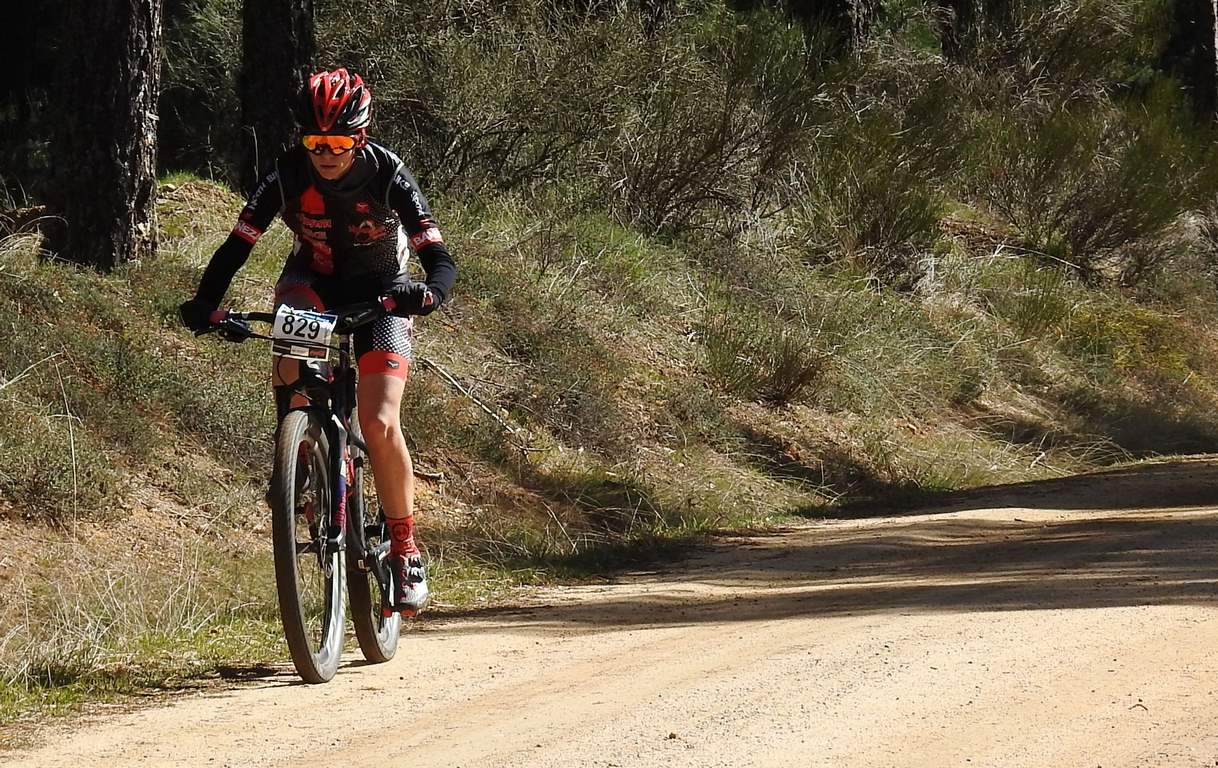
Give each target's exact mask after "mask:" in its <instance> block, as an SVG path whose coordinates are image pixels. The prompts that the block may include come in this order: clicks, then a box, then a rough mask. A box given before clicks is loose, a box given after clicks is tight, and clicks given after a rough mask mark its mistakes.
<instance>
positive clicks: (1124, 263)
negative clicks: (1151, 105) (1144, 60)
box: [979, 106, 1204, 280]
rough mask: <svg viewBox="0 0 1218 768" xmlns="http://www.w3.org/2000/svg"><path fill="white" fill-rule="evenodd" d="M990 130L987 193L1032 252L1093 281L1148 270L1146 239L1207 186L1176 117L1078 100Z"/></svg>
mask: <svg viewBox="0 0 1218 768" xmlns="http://www.w3.org/2000/svg"><path fill="white" fill-rule="evenodd" d="M990 128H991V130H990V132H989V136H990V138H989V141H988V145H987V146H986V147H985V152H986V155H987V158H988V160H987V166H986V167H987V175H986V179H985V181H984V183H983V184H982V186H981V189H980V190H979V191H980V194H981V196H982V198H983V199H984V200H986V201H987V202H988V204H989V205H990V206H991V208H992V209H993V210H994V211H996V212H997V213H999V214H1000V215H1001V216H1003V217H1004V218H1005V219H1007V220H1008V221H1009V222H1011V224H1012V225H1013V227H1014V228H1015V230H1016V232H1017V233H1018V234H1019V236H1020V237H1021V238H1022V239H1023V240H1024V241H1025V242H1026V243H1027V245H1028V247H1029V248H1030V249H1031V250H1032V251H1033V252H1035V253H1037V254H1040V255H1041V256H1043V257H1045V258H1047V259H1050V260H1055V261H1057V262H1058V263H1061V264H1065V265H1068V266H1069V267H1071V268H1073V269H1074V270H1076V271H1077V272H1078V273H1079V274H1080V275H1082V276H1083V277H1085V278H1087V279H1089V280H1098V279H1102V278H1118V277H1120V276H1121V275H1122V273H1125V274H1135V275H1136V274H1145V273H1146V272H1147V271H1148V266H1150V265H1148V264H1147V263H1146V260H1147V257H1148V256H1150V257H1151V258H1153V253H1152V252H1150V251H1147V250H1146V248H1148V247H1153V246H1152V245H1151V244H1148V241H1150V240H1151V239H1153V238H1156V237H1158V236H1160V235H1161V234H1162V233H1163V232H1164V230H1165V228H1167V227H1168V226H1169V225H1170V224H1171V223H1172V222H1173V221H1174V220H1175V219H1176V218H1177V217H1178V216H1179V215H1180V214H1181V213H1182V212H1183V211H1185V210H1187V209H1188V208H1189V207H1190V206H1192V205H1194V204H1196V203H1197V202H1198V195H1199V194H1201V192H1202V190H1203V189H1204V186H1203V185H1202V182H1203V181H1204V177H1203V176H1202V175H1201V174H1200V173H1199V172H1198V169H1199V168H1201V167H1203V163H1204V160H1203V159H1200V160H1199V158H1198V153H1199V151H1200V150H1199V149H1198V148H1197V147H1195V146H1193V145H1192V144H1191V142H1189V141H1187V138H1186V137H1184V136H1182V135H1181V134H1180V132H1179V131H1178V130H1176V129H1175V127H1174V125H1173V124H1172V122H1171V118H1170V117H1164V116H1162V115H1157V116H1152V115H1147V116H1144V117H1139V118H1137V119H1135V118H1134V117H1132V116H1130V115H1128V114H1125V113H1122V112H1121V111H1120V110H1117V109H1114V108H1112V107H1111V106H1108V107H1104V106H1099V107H1077V108H1073V109H1065V110H1062V111H1045V112H1039V111H1037V112H1031V113H1024V114H1013V115H1005V116H1003V117H1000V118H997V119H996V120H995V121H994V122H993V123H992V124H991V126H990ZM1203 157H1204V155H1202V158H1203ZM1131 268H1132V269H1131Z"/></svg>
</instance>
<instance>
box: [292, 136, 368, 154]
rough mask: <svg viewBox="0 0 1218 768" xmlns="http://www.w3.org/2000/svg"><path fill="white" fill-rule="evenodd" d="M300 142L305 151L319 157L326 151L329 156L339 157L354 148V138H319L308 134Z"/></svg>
mask: <svg viewBox="0 0 1218 768" xmlns="http://www.w3.org/2000/svg"><path fill="white" fill-rule="evenodd" d="M300 142H301V143H302V144H304V146H305V149H307V150H309V151H310V152H312V153H313V154H315V155H320V154H322V153H323V152H325V151H326V150H329V151H330V153H331V154H334V155H341V154H343V153H344V152H349V151H351V150H352V149H353V148H354V147H355V137H354V136H319V135H314V134H308V135H306V136H302V137H301V139H300Z"/></svg>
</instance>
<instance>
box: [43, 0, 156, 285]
mask: <svg viewBox="0 0 1218 768" xmlns="http://www.w3.org/2000/svg"><path fill="white" fill-rule="evenodd" d="M65 5H66V9H65V10H66V14H65V20H64V25H63V29H62V34H63V46H64V48H63V49H64V50H65V51H71V55H70V56H68V55H64V56H63V57H62V59H61V62H68V61H71V62H77V63H78V64H76V65H75V66H72V65H67V64H66V63H61V65H60V68H59V71H58V73H57V81H58V89H57V93H56V99H57V101H58V104H57V114H56V119H55V126H56V128H55V131H54V135H53V142H54V152H53V156H54V162H55V173H54V178H53V182H52V187H51V190H50V194H49V195H48V197H49V198H50V200H49V201H50V203H51V209H52V211H54V212H55V214H56V218H55V219H54V221H53V222H52V223H50V224H49V225H48V227H47V228H46V229H45V230H44V231H45V234H46V240H45V247H46V248H47V249H48V250H50V251H51V252H53V253H55V254H56V255H58V256H59V257H61V258H64V259H68V260H70V261H75V262H78V263H81V264H88V265H90V266H94V267H97V268H98V269H103V270H109V269H112V268H114V267H115V266H116V265H118V264H120V263H122V262H124V261H126V260H128V259H142V258H146V257H149V256H152V255H153V254H154V253H155V252H156V222H155V203H156V127H157V94H158V91H159V85H160V64H161V62H160V48H161V4H160V0H71V1H70V2H68V3H66V4H65Z"/></svg>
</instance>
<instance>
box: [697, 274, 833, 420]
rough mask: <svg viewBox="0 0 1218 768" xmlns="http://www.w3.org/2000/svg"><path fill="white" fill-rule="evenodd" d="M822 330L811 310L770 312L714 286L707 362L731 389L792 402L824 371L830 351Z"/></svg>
mask: <svg viewBox="0 0 1218 768" xmlns="http://www.w3.org/2000/svg"><path fill="white" fill-rule="evenodd" d="M820 331H821V329H820V327H818V326H816V325H813V324H812V323H811V322H809V318H808V317H807V316H806V315H803V314H793V313H792V314H788V315H787V316H785V317H777V318H773V317H767V316H766V315H765V314H763V313H762V312H761V311H759V310H758V308H757V307H756V304H755V303H753V302H747V301H743V300H740V299H738V298H735V297H733V296H732V295H731V293H730V292H728V291H725V290H723V289H717V290H713V291H712V292H711V294H710V296H709V298H708V300H707V303H706V306H705V307H704V308H703V320H702V329H701V332H702V349H703V363H704V365H705V366H706V370H707V372H708V373H709V374H710V376H711V377H712V378H713V379H714V380H715V381H717V382H718V383H719V385H720V386H722V387H723V388H724V389H725V390H726V391H728V392H731V393H733V394H735V395H738V396H740V397H744V398H746V399H758V400H761V401H764V402H767V403H770V404H773V405H783V404H786V403H791V402H794V401H796V400H799V399H800V398H802V397H804V396H805V395H806V394H807V393H808V391H809V390H810V389H811V388H812V387H813V386H815V385H816V384H817V383H818V382H820V381H821V379H822V377H823V376H824V373H825V369H826V367H827V365H828V363H829V350H828V349H827V348H826V347H825V346H824V342H823V340H822V339H821V338H820Z"/></svg>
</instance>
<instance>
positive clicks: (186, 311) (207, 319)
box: [178, 296, 216, 333]
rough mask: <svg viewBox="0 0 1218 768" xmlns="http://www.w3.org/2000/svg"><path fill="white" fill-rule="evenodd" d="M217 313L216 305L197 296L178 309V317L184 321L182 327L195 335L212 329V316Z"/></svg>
mask: <svg viewBox="0 0 1218 768" xmlns="http://www.w3.org/2000/svg"><path fill="white" fill-rule="evenodd" d="M215 311H216V305H215V304H213V303H211V302H210V301H207V300H206V299H200V298H199V297H198V296H196V297H194V298H193V299H191V300H190V301H186V302H183V303H182V306H180V307H178V317H180V318H181V319H182V325H184V326H186V327H187V328H189V329H190V330H192V331H194V332H195V333H203V332H204V331H207V330H210V329H211V327H212V314H213V313H214V312H215Z"/></svg>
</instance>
